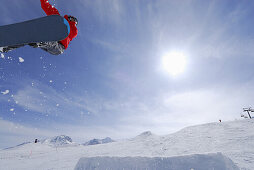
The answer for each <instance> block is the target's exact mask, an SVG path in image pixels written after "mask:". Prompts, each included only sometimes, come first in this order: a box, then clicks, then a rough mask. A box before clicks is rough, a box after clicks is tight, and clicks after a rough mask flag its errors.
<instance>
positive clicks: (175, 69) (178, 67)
mask: <svg viewBox="0 0 254 170" xmlns="http://www.w3.org/2000/svg"><path fill="white" fill-rule="evenodd" d="M162 67H163V70H165V71H166V72H167V73H169V74H170V75H172V76H177V75H179V74H180V73H183V72H184V70H185V67H186V56H185V55H184V54H183V53H181V52H170V53H167V54H165V55H163V56H162Z"/></svg>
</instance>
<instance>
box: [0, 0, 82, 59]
mask: <svg viewBox="0 0 254 170" xmlns="http://www.w3.org/2000/svg"><path fill="white" fill-rule="evenodd" d="M40 1H41V7H42V9H43V10H44V12H45V13H46V14H47V15H60V13H59V12H58V10H57V9H56V8H55V7H54V6H52V5H51V4H50V3H49V2H48V0H40ZM64 18H65V19H66V20H67V21H68V23H69V25H70V33H69V35H68V37H67V38H65V39H64V40H61V41H54V42H40V43H29V44H28V45H30V46H32V47H33V48H38V47H39V48H41V49H43V50H45V51H47V52H49V53H50V54H53V55H59V54H62V53H63V52H64V50H66V49H67V48H68V45H69V43H70V42H71V41H72V40H73V39H74V38H75V37H76V36H77V35H78V29H77V25H78V20H77V18H75V17H73V16H71V15H65V16H64ZM25 45H26V44H22V45H15V46H8V47H0V52H4V53H6V52H9V51H11V50H13V49H16V48H19V47H23V46H25Z"/></svg>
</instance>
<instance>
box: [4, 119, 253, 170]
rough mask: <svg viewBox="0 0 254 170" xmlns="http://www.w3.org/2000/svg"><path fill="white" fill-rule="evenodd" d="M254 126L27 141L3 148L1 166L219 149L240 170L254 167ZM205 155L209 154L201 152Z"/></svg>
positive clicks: (67, 165) (68, 165)
mask: <svg viewBox="0 0 254 170" xmlns="http://www.w3.org/2000/svg"><path fill="white" fill-rule="evenodd" d="M253 127H254V120H241V121H232V122H222V123H209V124H203V125H197V126H191V127H186V128H184V129H182V130H180V131H178V132H176V133H173V134H170V135H166V136H157V135H154V134H152V133H151V132H145V133H142V134H141V135H139V136H137V137H135V138H132V139H130V140H125V141H119V142H113V143H108V144H104V145H90V146H83V145H71V147H65V146H63V147H58V148H54V147H51V146H49V145H45V144H44V143H37V144H35V143H28V144H25V145H21V146H19V147H16V148H12V149H6V150H1V151H0V169H1V170H2V169H4V170H8V169H21V170H22V169H74V168H75V166H76V164H77V162H78V161H79V159H80V158H82V159H83V160H84V159H85V158H89V157H98V156H99V157H103V156H109V157H115V158H117V157H179V156H180V157H181V156H184V159H185V155H196V154H203V155H207V154H213V153H214V154H215V158H217V157H220V156H218V155H217V156H216V153H221V154H222V155H223V156H226V157H227V158H229V159H231V160H232V161H233V162H234V163H235V164H236V165H237V166H238V167H239V168H240V169H241V170H252V169H254V131H253V130H252V129H253ZM68 141H69V140H68ZM67 146H68V145H67ZM194 157H195V156H194ZM204 157H206V156H202V158H204ZM191 158H192V157H191ZM172 159H173V158H172ZM31 160H32V161H31ZM42 160H43V163H42ZM169 160H171V159H169ZM104 163H105V161H104Z"/></svg>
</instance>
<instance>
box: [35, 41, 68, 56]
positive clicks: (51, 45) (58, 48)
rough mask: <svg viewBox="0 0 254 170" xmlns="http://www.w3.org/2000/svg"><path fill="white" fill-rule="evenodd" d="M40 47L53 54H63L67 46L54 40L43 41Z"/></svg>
mask: <svg viewBox="0 0 254 170" xmlns="http://www.w3.org/2000/svg"><path fill="white" fill-rule="evenodd" d="M38 47H39V48H41V49H43V50H44V51H47V52H48V53H50V54H53V55H60V54H63V52H64V50H65V48H64V46H63V45H62V44H61V43H60V42H57V41H53V42H42V43H39V44H38Z"/></svg>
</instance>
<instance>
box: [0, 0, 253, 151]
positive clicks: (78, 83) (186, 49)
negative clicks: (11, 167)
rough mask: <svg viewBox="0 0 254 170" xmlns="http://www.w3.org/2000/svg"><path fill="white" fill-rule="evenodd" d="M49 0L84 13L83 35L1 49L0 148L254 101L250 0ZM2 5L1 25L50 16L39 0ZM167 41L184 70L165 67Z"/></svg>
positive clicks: (232, 113)
mask: <svg viewBox="0 0 254 170" xmlns="http://www.w3.org/2000/svg"><path fill="white" fill-rule="evenodd" d="M49 2H50V3H51V4H54V5H55V6H56V8H57V9H58V10H59V12H60V14H62V15H65V14H70V15H73V16H76V17H77V18H78V19H79V25H78V30H79V34H78V37H77V38H76V39H74V40H73V41H72V42H71V43H70V45H69V48H68V49H67V50H66V51H65V53H64V54H63V55H60V56H52V55H50V54H47V53H45V52H44V51H42V50H40V49H33V48H30V47H24V48H20V49H17V50H15V51H12V52H9V53H7V54H5V57H4V58H0V92H1V93H0V138H1V141H0V148H4V147H7V146H10V145H15V144H19V143H21V142H24V141H29V140H33V139H34V138H39V139H40V138H45V137H51V136H54V135H60V134H65V135H69V136H71V137H72V138H73V139H74V141H77V142H85V141H86V140H88V139H90V138H102V137H106V136H110V137H112V138H114V139H120V138H127V137H133V136H135V135H137V134H139V133H141V132H143V131H147V130H151V131H152V132H154V133H155V134H169V133H171V132H174V131H176V130H179V129H181V128H183V127H185V126H188V125H194V124H198V123H207V122H214V121H218V120H219V119H222V120H223V121H226V120H234V119H238V118H240V113H241V108H242V107H246V106H247V107H248V106H252V105H253V101H254V89H253V80H254V76H253V75H254V71H253V64H254V60H253V57H254V56H253V52H254V50H253V49H254V48H253V45H254V31H253V30H254V29H253V27H254V24H253V17H254V10H253V9H254V2H253V1H251V0H249V1H238V0H224V1H220V0H213V1H202V0H196V1H193V0H183V1H177V0H156V1H155V0H154V1H153V0H151V1H145V0H133V1H126V0H108V1H104V0H93V1H91V0H73V1H71V2H70V1H67V0H61V1H60V0H52V1H50V0H49ZM0 11H1V16H2V17H1V20H0V25H6V24H11V23H15V22H21V21H25V20H29V19H34V18H38V17H41V16H45V14H44V12H43V10H42V9H41V8H40V1H39V0H36V1H35V0H12V1H9V0H1V6H0ZM170 51H180V52H181V53H184V54H185V56H186V68H185V71H184V72H183V73H181V74H179V75H177V76H171V75H170V74H168V73H167V72H166V71H165V70H163V69H162V56H163V55H164V54H165V53H168V52H170ZM19 57H21V58H22V59H24V62H19ZM6 90H8V92H9V93H7V94H6ZM2 139H3V140H2Z"/></svg>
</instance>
